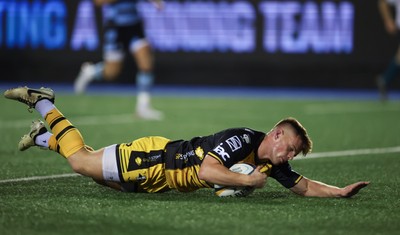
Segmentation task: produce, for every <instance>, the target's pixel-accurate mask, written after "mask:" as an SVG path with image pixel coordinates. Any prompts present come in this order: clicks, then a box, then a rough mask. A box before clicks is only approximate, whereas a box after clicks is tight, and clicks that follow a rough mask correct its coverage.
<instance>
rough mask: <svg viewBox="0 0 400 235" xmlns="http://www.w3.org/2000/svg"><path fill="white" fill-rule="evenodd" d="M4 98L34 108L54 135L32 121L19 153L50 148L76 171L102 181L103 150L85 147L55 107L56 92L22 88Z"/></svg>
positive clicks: (70, 124)
mask: <svg viewBox="0 0 400 235" xmlns="http://www.w3.org/2000/svg"><path fill="white" fill-rule="evenodd" d="M4 96H5V97H6V98H8V99H13V100H17V101H20V102H22V103H25V104H27V105H28V107H29V108H30V109H31V108H35V109H36V110H37V111H38V112H39V113H40V114H41V116H42V117H43V118H44V119H45V120H46V122H47V123H48V125H49V126H50V128H51V130H52V132H53V133H50V132H48V131H47V129H46V127H45V126H44V124H43V122H41V121H36V122H33V124H32V126H31V130H30V132H29V133H28V134H27V135H24V136H23V137H22V139H21V141H20V143H19V149H20V150H22V151H23V150H26V149H28V148H30V147H32V146H40V147H45V148H48V149H50V150H53V151H55V152H57V153H59V154H61V155H62V156H63V157H65V158H67V160H68V162H69V163H70V165H71V167H72V168H73V169H74V171H75V172H77V173H80V174H83V175H85V176H89V177H92V178H94V179H99V180H101V179H103V178H102V168H101V167H102V160H101V159H102V154H103V150H99V151H92V149H91V148H90V147H88V146H86V145H85V143H84V141H83V138H82V135H81V134H80V132H79V130H78V129H77V128H75V127H74V126H73V125H72V123H71V122H69V121H68V120H67V119H66V118H65V117H64V115H63V114H62V113H61V112H60V111H59V110H58V109H57V108H56V107H55V105H54V100H55V95H54V92H53V90H51V89H49V88H40V89H32V88H28V87H19V88H13V89H9V90H7V91H5V93H4Z"/></svg>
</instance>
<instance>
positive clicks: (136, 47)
mask: <svg viewBox="0 0 400 235" xmlns="http://www.w3.org/2000/svg"><path fill="white" fill-rule="evenodd" d="M94 2H95V5H96V6H99V7H102V8H103V30H104V31H103V40H104V45H103V60H104V61H102V62H98V63H96V64H93V63H90V62H85V63H83V65H82V67H81V71H80V73H79V75H78V76H77V78H76V80H75V82H74V90H75V93H77V94H82V93H84V92H85V90H86V88H87V86H88V85H89V84H90V83H91V82H93V81H101V80H106V81H113V80H115V79H116V78H117V77H118V76H119V75H120V73H121V71H122V68H123V64H124V56H125V54H126V53H127V52H128V53H130V54H131V56H132V57H133V59H134V60H135V62H136V65H137V70H138V71H137V74H136V87H137V99H136V108H135V109H136V110H135V115H136V116H137V117H138V118H141V119H147V120H161V119H162V118H163V113H162V112H160V111H158V110H155V109H153V108H152V106H151V96H150V90H151V88H152V86H153V83H154V74H153V69H154V68H153V66H154V62H153V59H154V58H153V53H152V49H151V46H150V44H149V42H148V41H147V40H146V38H145V33H144V25H143V19H142V18H141V16H140V14H139V12H138V8H137V3H138V0H94ZM151 2H152V3H153V5H154V6H155V7H156V8H158V9H161V8H162V4H163V2H162V1H161V0H151Z"/></svg>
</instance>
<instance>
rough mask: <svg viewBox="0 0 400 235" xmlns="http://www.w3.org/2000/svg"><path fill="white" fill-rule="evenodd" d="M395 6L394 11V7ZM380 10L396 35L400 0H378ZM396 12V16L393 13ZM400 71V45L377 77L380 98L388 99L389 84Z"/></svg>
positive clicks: (387, 24) (391, 33)
mask: <svg viewBox="0 0 400 235" xmlns="http://www.w3.org/2000/svg"><path fill="white" fill-rule="evenodd" d="M392 7H394V11H393V9H392ZM378 8H379V12H380V14H381V16H382V19H383V23H384V26H385V29H386V31H387V32H388V33H389V34H390V35H396V34H397V31H398V29H399V28H400V14H398V13H399V12H400V0H378ZM393 13H395V16H394V15H393ZM399 71H400V47H399V48H398V49H397V52H396V54H395V56H394V57H393V59H392V60H391V61H390V63H389V64H388V66H387V68H386V70H385V71H384V72H383V74H381V75H379V76H378V78H377V86H378V89H379V94H380V99H381V100H382V101H386V100H387V99H388V97H387V86H388V84H389V83H390V82H391V81H392V80H393V79H394V78H395V77H396V76H397V75H398V74H399Z"/></svg>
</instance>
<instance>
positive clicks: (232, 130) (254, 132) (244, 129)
mask: <svg viewBox="0 0 400 235" xmlns="http://www.w3.org/2000/svg"><path fill="white" fill-rule="evenodd" d="M221 132H223V133H230V134H231V133H247V134H251V135H263V134H265V133H264V132H262V131H257V130H254V129H252V128H249V127H233V128H229V129H225V130H223V131H221Z"/></svg>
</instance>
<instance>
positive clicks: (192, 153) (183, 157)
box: [175, 150, 195, 163]
mask: <svg viewBox="0 0 400 235" xmlns="http://www.w3.org/2000/svg"><path fill="white" fill-rule="evenodd" d="M193 156H195V151H194V150H190V151H188V152H186V153H177V154H176V155H175V159H176V160H181V161H184V162H185V163H186V162H187V161H188V159H189V158H190V157H193Z"/></svg>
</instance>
